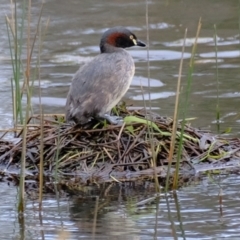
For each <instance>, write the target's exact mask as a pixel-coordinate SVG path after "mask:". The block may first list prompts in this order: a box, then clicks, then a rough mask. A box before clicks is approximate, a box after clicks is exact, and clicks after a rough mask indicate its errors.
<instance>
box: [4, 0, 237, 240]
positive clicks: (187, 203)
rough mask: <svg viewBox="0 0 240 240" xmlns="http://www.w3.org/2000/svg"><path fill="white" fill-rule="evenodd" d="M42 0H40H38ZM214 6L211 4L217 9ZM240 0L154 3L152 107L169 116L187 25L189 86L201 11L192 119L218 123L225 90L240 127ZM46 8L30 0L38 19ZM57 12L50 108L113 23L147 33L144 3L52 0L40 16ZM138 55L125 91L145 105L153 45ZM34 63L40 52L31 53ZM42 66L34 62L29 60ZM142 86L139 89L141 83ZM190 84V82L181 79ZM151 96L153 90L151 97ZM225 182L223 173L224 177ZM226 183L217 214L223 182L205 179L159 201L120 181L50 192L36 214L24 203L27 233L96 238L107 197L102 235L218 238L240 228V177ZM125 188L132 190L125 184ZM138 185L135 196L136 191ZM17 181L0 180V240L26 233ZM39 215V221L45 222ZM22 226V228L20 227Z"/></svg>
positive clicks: (233, 122) (47, 66) (230, 118)
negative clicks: (99, 188) (104, 189)
mask: <svg viewBox="0 0 240 240" xmlns="http://www.w3.org/2000/svg"><path fill="white" fill-rule="evenodd" d="M37 2H38V1H37ZM213 9H214V11H213ZM236 9H238V1H237V0H232V1H225V0H219V1H208V0H201V1H192V0H185V1H184V2H183V1H175V0H174V1H157V0H153V1H151V2H149V23H150V25H149V26H150V29H149V34H150V43H149V48H150V59H149V60H150V79H151V88H150V91H151V93H152V95H151V99H152V100H153V102H152V107H153V109H154V110H156V111H158V112H159V113H160V114H161V115H167V116H172V115H173V109H174V104H175V92H176V82H177V78H178V68H179V61H180V56H181V48H182V46H181V45H182V42H181V39H183V35H184V32H185V28H188V39H187V43H188V45H187V46H186V53H185V59H184V68H183V76H182V79H183V80H182V81H183V85H184V86H185V84H186V83H185V82H186V76H187V71H188V62H189V57H190V55H191V54H190V53H191V45H192V42H193V40H194V37H195V33H196V28H197V23H198V20H199V17H200V16H201V17H202V19H203V25H202V29H201V33H200V41H199V43H198V47H197V54H196V59H195V60H196V65H195V69H194V75H193V85H192V90H191V92H192V94H191V97H190V104H189V111H188V114H189V117H197V118H196V120H195V121H194V122H193V123H192V124H193V125H194V126H198V127H210V128H211V130H213V131H214V130H215V115H216V114H215V109H216V97H217V95H219V96H220V99H219V104H220V114H221V119H222V130H225V128H227V127H232V129H233V133H234V134H235V133H236V134H237V133H239V92H240V90H239V78H240V72H239V67H240V64H239V51H238V49H239V41H238V39H239V35H238V34H239V29H238V19H239V16H238V14H239V13H238V11H237V10H236ZM38 11H39V5H38V3H35V2H34V3H33V20H34V21H35V24H36V21H37V19H34V16H37V15H38V14H37V13H38ZM0 12H1V13H2V14H1V17H0V31H1V32H2V35H1V46H0V53H1V54H0V63H1V64H0V72H1V75H0V84H1V88H0V100H1V102H2V103H4V104H1V105H0V125H1V128H3V127H11V126H12V118H11V109H12V105H11V99H12V97H11V90H10V89H11V88H10V78H11V77H12V69H11V62H10V53H9V47H8V37H7V34H6V27H5V19H4V16H5V14H9V13H10V7H9V1H7V0H2V2H1V9H0ZM49 16H50V25H49V29H48V33H47V35H46V36H45V39H44V42H43V47H42V49H43V50H42V55H41V79H42V80H41V90H42V96H43V101H42V102H43V104H44V105H43V108H44V111H45V112H46V113H49V112H50V113H55V112H57V113H61V112H63V106H64V103H65V98H66V94H67V92H68V88H69V85H70V81H71V78H72V76H73V74H74V73H75V72H76V70H77V69H78V68H79V65H82V64H84V63H85V62H87V61H89V60H90V59H91V58H92V57H94V56H95V55H96V54H97V53H98V51H99V47H98V42H99V38H100V36H101V34H102V33H103V32H104V31H105V30H106V29H107V28H108V27H112V26H119V25H122V26H127V27H129V29H131V30H132V31H134V32H136V34H137V36H138V37H139V39H142V40H145V39H146V25H145V1H142V2H139V1H126V0H122V1H110V0H107V1H106V0H104V1H103V0H99V1H97V2H96V1H95V2H94V3H93V2H92V1H87V0H83V1H78V0H69V1H63V0H47V1H46V3H45V5H44V15H43V19H42V20H43V22H44V21H46V20H47V19H48V17H49ZM214 24H216V25H217V35H218V43H217V44H218V54H217V55H218V69H219V71H218V74H219V77H218V81H219V93H218V92H217V89H216V86H217V85H216V84H217V81H216V59H215V46H214V41H213V40H212V36H213V35H214V27H213V25H214ZM129 52H130V54H131V55H132V56H133V57H134V60H135V63H136V77H135V78H134V80H133V83H132V86H131V88H130V90H129V92H128V93H127V95H126V99H125V100H126V101H127V103H129V104H133V106H134V107H141V106H143V102H142V95H143V91H142V87H143V89H144V93H145V92H147V91H148V83H147V76H148V74H147V61H146V60H147V53H146V50H142V49H137V48H135V49H133V50H129ZM34 57H35V58H34V61H35V60H36V55H34ZM32 67H33V68H34V67H35V64H34V65H33V66H32ZM141 86H142V87H141ZM184 86H183V87H184ZM37 96H38V95H37V86H36V91H35V92H34V96H33V104H34V110H35V112H37V111H38V110H39V106H38V105H39V102H38V97H37ZM144 97H145V99H147V95H146V96H145V95H144ZM217 182H218V181H217ZM219 182H220V184H219V185H220V187H221V188H222V189H223V214H222V216H221V215H220V212H219V197H218V192H219V185H218V184H216V185H214V184H213V183H212V182H211V183H209V182H207V181H204V182H203V184H199V185H196V186H188V187H186V188H184V189H181V190H179V191H178V192H177V193H176V195H169V196H165V195H161V197H160V200H159V202H158V201H157V200H155V201H154V202H152V203H151V204H146V205H143V206H140V207H137V205H136V203H137V202H138V201H140V200H142V199H146V198H149V197H152V196H153V193H151V191H147V190H146V189H144V188H143V189H138V190H137V191H133V190H129V189H128V190H127V189H124V192H122V191H123V190H122V191H120V189H116V191H115V192H113V193H112V194H111V195H110V196H113V197H112V198H109V195H108V197H106V196H104V195H101V194H99V193H98V194H95V195H94V194H92V196H91V197H82V198H80V197H77V196H74V197H68V198H67V199H65V198H61V199H60V200H57V198H56V197H55V196H45V199H44V201H43V211H42V212H41V213H40V214H42V215H39V210H38V203H37V202H35V201H30V200H28V201H27V205H26V213H25V215H24V217H25V219H24V224H25V232H24V233H25V236H26V239H57V236H58V235H59V234H60V232H61V231H62V230H64V231H65V233H69V237H67V238H68V239H91V238H92V234H93V229H94V225H93V218H94V211H95V206H96V196H99V195H100V198H99V203H98V212H97V222H96V228H95V237H96V239H141V240H142V239H154V238H155V239H163V238H165V239H173V238H174V236H177V237H178V238H179V239H184V237H185V238H186V239H212V238H215V239H219V238H222V237H225V238H229V239H230V238H231V239H232V238H234V237H235V238H236V239H238V238H239V237H240V236H239V235H240V234H239V232H240V229H239V228H240V224H239V223H240V207H239V199H238V197H237V196H238V192H239V183H240V182H239V177H236V176H228V177H227V178H226V179H223V180H219ZM127 191H128V192H127ZM130 193H132V195H131V194H130ZM16 196H17V192H16V188H15V187H13V186H11V187H9V186H7V185H6V184H5V183H0V226H1V228H0V236H1V239H20V238H21V237H19V235H20V233H21V230H20V226H19V224H18V220H17V219H18V218H17V213H16V202H17V199H16ZM41 218H42V220H41ZM22 230H23V229H22Z"/></svg>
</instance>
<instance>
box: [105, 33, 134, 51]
mask: <svg viewBox="0 0 240 240" xmlns="http://www.w3.org/2000/svg"><path fill="white" fill-rule="evenodd" d="M133 38H134V36H133V35H131V36H129V35H126V34H123V33H119V32H116V33H112V34H111V35H109V36H108V38H107V39H106V42H107V43H108V44H110V45H112V46H115V47H121V48H126V47H131V46H134V45H135V44H134V42H133Z"/></svg>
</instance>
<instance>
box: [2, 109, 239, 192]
mask: <svg viewBox="0 0 240 240" xmlns="http://www.w3.org/2000/svg"><path fill="white" fill-rule="evenodd" d="M121 115H123V117H125V122H124V124H123V125H121V126H115V125H107V124H106V123H97V124H96V123H91V124H89V125H88V126H84V127H80V126H71V125H69V124H65V123H62V122H61V121H59V118H57V117H56V116H54V115H53V116H52V117H50V119H49V117H48V118H47V117H46V118H45V117H41V116H34V117H31V119H30V120H29V124H28V125H27V128H26V129H27V130H26V147H25V148H24V147H23V146H24V144H23V142H24V141H23V130H22V131H20V132H19V133H18V136H17V137H18V138H17V139H18V142H16V141H15V142H13V141H4V140H1V141H0V153H1V155H0V165H1V166H2V171H1V173H2V174H1V176H2V179H3V178H13V176H14V179H18V178H19V175H20V170H19V169H20V164H21V156H22V152H23V151H25V159H26V172H25V173H26V179H31V180H35V181H36V182H37V180H38V178H39V174H40V173H39V169H40V168H39V166H40V160H41V159H43V169H44V173H43V174H44V177H45V183H46V185H47V184H49V182H51V181H49V180H54V181H55V182H56V181H58V182H60V183H61V184H63V185H65V186H68V187H69V188H72V189H75V188H78V187H79V186H83V185H88V184H90V183H97V184H100V183H106V182H125V181H128V182H129V181H139V180H146V179H150V180H151V179H154V177H155V178H156V177H157V178H158V179H160V180H161V181H160V182H164V181H165V179H166V176H167V169H168V165H169V159H168V157H169V151H170V142H171V135H172V123H173V122H172V119H169V118H164V117H160V116H157V115H156V114H153V113H149V112H148V113H145V112H144V111H130V112H122V113H121ZM126 116H127V117H126ZM146 119H153V120H152V121H148V120H146ZM34 122H37V123H35V124H33V123H34ZM181 128H182V127H181V123H179V125H178V128H177V133H176V144H175V149H174V154H173V159H171V167H170V171H169V173H170V176H171V177H172V176H173V174H174V172H175V171H174V170H175V163H176V160H177V155H179V152H178V151H179V146H180V143H179V142H180V140H179V139H180V138H181V137H180V135H181V130H182V129H181ZM182 140H183V142H182V148H181V149H182V151H181V157H180V171H179V176H180V179H181V180H183V181H182V182H185V181H186V180H189V178H191V177H192V176H195V175H196V173H198V172H202V171H206V170H211V169H214V170H216V169H223V168H224V169H226V168H227V167H228V166H230V167H233V168H236V166H237V164H235V163H234V160H233V159H235V160H237V161H238V160H239V156H240V151H239V149H240V148H239V147H240V141H239V139H220V138H216V136H214V135H212V134H210V133H206V132H203V131H200V130H198V129H195V128H193V127H191V126H190V125H185V126H184V129H183V136H182ZM226 164H228V165H226ZM180 183H181V181H180Z"/></svg>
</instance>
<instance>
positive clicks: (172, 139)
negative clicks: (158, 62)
mask: <svg viewBox="0 0 240 240" xmlns="http://www.w3.org/2000/svg"><path fill="white" fill-rule="evenodd" d="M186 38H187V29H186V30H185V34H184V41H183V46H182V55H181V60H180V66H179V72H178V82H177V91H176V100H175V109H174V117H173V126H172V135H171V142H170V149H169V156H168V172H167V181H166V190H168V188H169V176H170V169H171V166H172V159H173V154H174V149H175V141H176V133H177V124H178V108H179V96H180V86H181V77H182V68H183V57H184V52H185V44H186ZM177 167H178V168H179V164H178V166H177Z"/></svg>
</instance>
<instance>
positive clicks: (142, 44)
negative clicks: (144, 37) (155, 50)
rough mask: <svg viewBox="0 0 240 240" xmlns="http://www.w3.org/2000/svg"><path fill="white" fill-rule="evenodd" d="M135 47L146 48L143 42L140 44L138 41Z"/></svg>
mask: <svg viewBox="0 0 240 240" xmlns="http://www.w3.org/2000/svg"><path fill="white" fill-rule="evenodd" d="M136 45H137V46H139V47H146V44H145V43H144V42H141V41H140V40H137V44H136Z"/></svg>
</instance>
